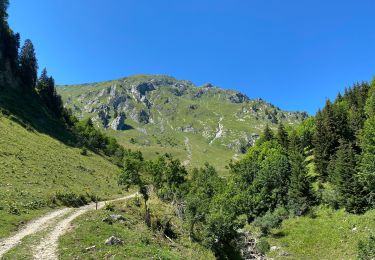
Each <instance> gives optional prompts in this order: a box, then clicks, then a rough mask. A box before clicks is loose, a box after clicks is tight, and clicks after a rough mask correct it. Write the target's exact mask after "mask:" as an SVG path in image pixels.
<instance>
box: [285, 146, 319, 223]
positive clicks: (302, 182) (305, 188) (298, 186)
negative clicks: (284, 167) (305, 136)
mask: <svg viewBox="0 0 375 260" xmlns="http://www.w3.org/2000/svg"><path fill="white" fill-rule="evenodd" d="M289 163H290V170H291V174H290V184H289V189H288V208H289V211H290V212H292V213H293V214H294V215H297V216H300V215H303V214H304V213H306V212H307V210H308V209H309V207H310V206H311V205H312V204H313V202H314V195H313V192H312V186H311V179H310V178H309V177H308V175H307V169H306V163H305V157H304V156H303V155H302V154H301V153H300V152H299V151H298V150H294V151H290V153H289Z"/></svg>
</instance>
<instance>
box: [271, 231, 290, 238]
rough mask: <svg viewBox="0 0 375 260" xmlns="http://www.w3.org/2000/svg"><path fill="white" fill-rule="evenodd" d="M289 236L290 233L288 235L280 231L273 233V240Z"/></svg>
mask: <svg viewBox="0 0 375 260" xmlns="http://www.w3.org/2000/svg"><path fill="white" fill-rule="evenodd" d="M287 235H288V233H286V232H284V231H278V232H275V233H273V234H272V235H271V236H272V237H273V238H282V237H285V236H287Z"/></svg>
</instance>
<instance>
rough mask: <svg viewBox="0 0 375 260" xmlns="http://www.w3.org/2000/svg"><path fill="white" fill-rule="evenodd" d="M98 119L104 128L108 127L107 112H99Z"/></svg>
mask: <svg viewBox="0 0 375 260" xmlns="http://www.w3.org/2000/svg"><path fill="white" fill-rule="evenodd" d="M98 119H99V120H100V122H101V123H102V124H103V127H105V128H106V127H107V126H108V119H109V114H108V110H100V111H99V112H98Z"/></svg>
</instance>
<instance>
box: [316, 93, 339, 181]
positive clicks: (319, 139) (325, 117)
mask: <svg viewBox="0 0 375 260" xmlns="http://www.w3.org/2000/svg"><path fill="white" fill-rule="evenodd" d="M313 142H314V146H315V149H314V154H315V164H316V169H317V172H318V173H319V174H320V176H321V177H322V178H323V179H325V178H326V177H327V175H328V173H327V167H328V164H329V161H330V159H331V156H333V155H334V153H335V150H336V147H337V146H338V145H337V143H338V135H337V129H336V123H335V114H334V110H333V105H332V103H331V102H330V101H329V100H327V101H326V105H325V107H324V109H323V110H322V111H318V113H317V114H316V131H315V134H314V140H313Z"/></svg>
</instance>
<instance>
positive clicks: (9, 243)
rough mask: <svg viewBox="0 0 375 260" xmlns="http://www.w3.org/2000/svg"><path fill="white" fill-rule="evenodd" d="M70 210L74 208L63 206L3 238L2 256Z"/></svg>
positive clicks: (0, 254) (0, 246)
mask: <svg viewBox="0 0 375 260" xmlns="http://www.w3.org/2000/svg"><path fill="white" fill-rule="evenodd" d="M70 211H72V209H70V208H63V209H59V210H55V211H52V212H50V213H48V214H47V215H44V216H42V217H40V218H38V219H36V220H33V221H31V222H29V223H28V224H27V225H26V226H25V227H24V228H22V229H21V230H20V231H18V232H17V233H16V234H14V235H13V236H11V237H9V238H6V239H4V240H2V241H1V242H0V258H1V257H2V256H3V255H4V254H5V253H6V252H8V251H9V250H11V249H12V248H13V247H15V246H17V245H18V244H19V243H20V242H21V240H22V239H23V238H24V237H26V236H29V235H31V234H34V233H36V232H38V231H41V230H43V229H45V228H47V227H48V226H49V224H50V223H51V222H52V221H53V220H54V219H56V218H58V217H61V216H63V215H65V214H67V213H69V212H70Z"/></svg>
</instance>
